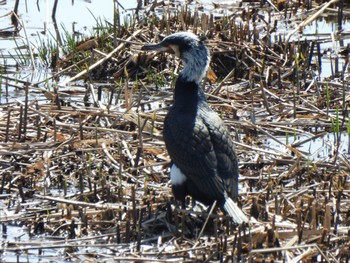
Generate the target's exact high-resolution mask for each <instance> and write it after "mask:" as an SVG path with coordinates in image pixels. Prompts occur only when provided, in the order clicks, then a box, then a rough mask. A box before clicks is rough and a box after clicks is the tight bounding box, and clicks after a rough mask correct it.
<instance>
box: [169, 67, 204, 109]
mask: <svg viewBox="0 0 350 263" xmlns="http://www.w3.org/2000/svg"><path fill="white" fill-rule="evenodd" d="M201 103H207V102H206V98H205V95H204V92H203V90H202V89H201V87H200V86H199V84H198V83H197V82H195V81H188V80H187V79H185V78H183V77H181V74H180V75H179V77H178V79H177V81H176V84H175V92H174V106H175V107H177V108H179V109H180V108H181V110H182V111H193V109H194V108H197V107H198V105H199V104H201Z"/></svg>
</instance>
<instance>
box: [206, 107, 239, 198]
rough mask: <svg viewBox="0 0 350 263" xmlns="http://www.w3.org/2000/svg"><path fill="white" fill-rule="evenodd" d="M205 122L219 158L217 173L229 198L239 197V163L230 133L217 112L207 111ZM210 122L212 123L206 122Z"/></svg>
mask: <svg viewBox="0 0 350 263" xmlns="http://www.w3.org/2000/svg"><path fill="white" fill-rule="evenodd" d="M203 115H204V116H205V117H204V118H203V122H204V123H205V125H206V127H207V128H208V130H209V134H210V137H211V142H212V144H213V148H214V151H215V155H216V158H217V172H218V175H219V176H220V178H221V180H222V181H223V183H224V185H225V190H226V191H227V193H228V195H229V197H231V198H232V199H233V200H235V199H236V198H237V196H238V175H239V170H238V161H237V156H236V153H235V150H234V144H233V141H232V138H231V135H230V133H229V132H228V130H227V128H226V126H225V125H224V123H223V121H222V120H221V118H220V117H219V116H218V115H217V113H216V112H214V111H212V110H206V111H205V112H204V113H203ZM206 120H210V121H206Z"/></svg>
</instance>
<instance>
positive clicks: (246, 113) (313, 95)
mask: <svg viewBox="0 0 350 263" xmlns="http://www.w3.org/2000/svg"><path fill="white" fill-rule="evenodd" d="M324 2H325V3H321V2H312V5H309V3H310V1H308V2H307V3H306V2H305V3H304V2H303V1H299V4H300V5H299V4H297V3H296V2H293V3H291V2H288V1H286V2H283V1H279V2H273V1H266V2H265V3H264V4H262V3H260V2H256V3H242V4H241V5H239V6H234V5H232V6H222V5H220V4H218V6H215V8H216V9H215V10H219V11H220V10H222V8H226V9H229V10H231V13H230V14H231V15H228V16H226V15H225V16H224V15H218V16H215V15H208V14H207V13H205V12H201V8H199V6H196V7H194V6H191V5H188V6H187V5H186V6H182V7H179V6H175V5H174V6H168V7H164V6H161V4H157V2H154V3H151V4H149V5H148V6H146V7H145V8H144V9H140V10H137V13H136V14H135V18H134V19H133V20H132V23H131V24H129V25H128V26H125V25H124V26H120V25H118V23H116V24H115V25H111V27H112V28H113V27H114V28H115V30H114V33H112V34H110V35H105V36H104V38H103V41H102V38H101V36H100V37H97V38H94V39H89V40H87V41H86V42H84V43H85V44H86V43H87V42H88V41H90V42H89V43H88V44H86V46H85V47H84V48H81V49H78V50H75V51H74V53H72V56H73V55H74V60H73V59H72V56H70V55H69V54H66V55H65V56H61V57H60V56H58V58H59V59H58V60H57V63H54V66H55V67H56V73H55V74H54V77H53V79H48V80H46V81H45V82H41V83H29V82H18V81H17V80H14V79H11V78H9V77H8V76H6V75H3V76H2V81H3V83H4V82H6V85H7V86H12V87H16V88H17V89H22V90H23V97H24V99H23V100H20V99H18V100H17V101H16V102H14V103H7V104H1V105H0V156H1V159H0V167H1V169H0V174H1V177H0V198H1V199H2V204H1V208H2V210H3V211H2V213H1V216H0V220H1V223H2V235H3V237H6V236H7V229H8V228H10V227H11V226H14V225H15V226H23V227H24V228H25V233H26V235H27V236H28V238H27V239H26V240H21V239H20V238H19V239H18V240H16V241H8V240H6V239H3V241H2V243H1V247H0V248H1V252H2V257H3V258H6V255H9V254H10V255H15V256H16V257H17V259H19V261H23V259H28V258H29V259H30V258H36V259H42V260H44V261H46V260H52V261H63V260H71V261H73V262H78V261H89V262H95V261H102V262H107V261H108V262H109V261H122V262H126V261H132V262H143V261H145V262H209V261H210V262H236V261H237V260H240V261H241V262H347V261H348V260H349V258H350V252H349V244H350V243H349V241H350V239H349V233H350V232H349V231H350V221H349V218H350V214H349V211H350V201H349V200H350V198H349V199H348V197H350V186H349V182H350V181H349V178H348V177H349V175H350V162H349V159H350V158H349V150H348V148H347V147H346V146H344V142H346V141H348V140H349V138H348V136H350V135H349V134H350V128H349V127H350V119H349V118H350V116H349V110H348V108H349V103H350V90H349V83H348V79H349V78H348V77H349V76H348V71H347V60H344V62H343V64H341V63H340V62H339V60H341V59H342V58H341V55H337V56H336V57H335V58H336V59H333V60H331V63H332V65H333V67H332V68H333V69H334V71H333V72H332V75H331V76H330V77H329V78H327V79H321V78H319V77H317V72H319V71H320V68H321V67H322V61H323V60H324V56H325V55H324V54H323V53H322V50H321V48H320V44H321V43H324V42H327V41H332V39H331V38H328V37H320V38H312V39H311V40H307V39H302V40H298V37H295V34H297V33H295V34H293V35H292V34H291V35H290V36H281V35H276V34H275V32H276V26H279V24H278V23H283V22H287V21H290V20H293V18H295V19H296V20H297V21H300V22H297V23H298V24H300V23H304V24H306V23H308V22H310V21H308V20H309V18H307V17H305V16H303V14H305V12H307V14H309V16H308V17H313V19H316V18H317V17H319V16H321V15H324V14H325V13H327V14H329V13H332V14H334V9H335V8H337V7H338V5H339V2H338V1H324ZM287 3H290V4H289V5H287ZM339 7H341V10H342V12H338V13H336V17H339V16H341V17H340V18H339V19H340V20H342V21H344V20H346V19H347V15H348V14H349V10H348V9H346V6H344V5H342V6H340V5H339ZM258 9H260V12H257V10H258ZM161 10H162V11H161ZM320 10H321V11H320ZM262 14H266V16H263V15H262ZM310 14H311V15H310ZM312 15H314V16H312ZM276 21H278V22H276ZM293 21H294V20H293ZM298 29H301V27H300V28H298ZM180 30H191V31H193V32H195V33H197V34H203V35H205V36H206V38H207V43H208V46H209V47H210V49H211V53H212V62H211V70H212V72H214V73H215V74H209V75H208V78H207V79H206V80H205V82H204V84H203V88H204V89H205V91H206V94H207V96H208V100H209V101H210V104H211V106H212V107H213V108H214V109H215V110H216V111H217V112H219V113H220V115H221V117H222V118H223V119H224V121H225V122H226V124H227V126H228V128H229V129H230V131H231V132H232V136H233V137H234V138H235V144H236V152H237V156H238V158H239V163H240V174H241V175H240V192H241V195H240V200H239V202H240V204H241V206H242V208H243V210H244V211H245V212H246V214H248V215H250V216H251V218H252V222H251V224H250V225H249V226H242V227H237V226H235V225H234V224H232V222H231V221H230V219H229V218H226V217H225V216H224V215H223V214H222V213H221V212H220V211H216V212H213V213H211V212H208V210H207V209H206V208H203V207H202V206H201V205H200V204H193V202H191V200H188V209H186V210H183V209H179V208H178V207H177V206H176V205H175V202H174V200H173V196H172V193H171V188H170V181H169V176H168V174H169V167H170V160H169V157H168V155H167V152H166V149H165V145H164V142H163V140H162V128H163V120H164V117H165V114H166V112H167V108H168V106H169V105H171V103H172V85H173V84H174V81H173V79H174V78H176V75H177V73H178V72H179V70H180V69H181V65H179V61H178V60H176V59H172V58H171V57H170V58H171V59H169V55H164V54H149V53H148V54H146V53H143V52H141V51H140V45H141V44H143V43H146V42H155V41H158V39H157V36H158V35H159V34H164V35H166V34H169V33H170V32H175V31H180ZM272 36H273V37H272ZM287 37H288V38H287ZM334 38H335V40H334ZM347 38H348V35H347V34H345V33H344V34H343V33H342V31H339V32H338V34H337V35H336V36H333V41H338V40H339V39H343V40H344V39H347ZM286 39H288V41H286ZM84 43H81V44H84ZM106 43H109V44H108V45H106ZM78 46H79V45H78ZM86 47H87V48H86ZM336 65H343V68H339V67H338V66H336ZM336 69H338V70H336ZM68 73H70V75H68V76H67V74H68ZM315 74H316V75H315ZM45 83H52V86H51V87H50V88H49V89H47V88H46V86H45V85H46V84H45ZM38 98H39V99H38ZM318 139H321V141H322V143H318V144H317V145H318V147H319V148H318V149H317V150H313V151H311V150H305V147H304V148H303V146H305V145H308V147H310V148H311V146H312V145H313V144H316V143H317V140H318ZM306 148H307V147H306ZM29 259H28V260H29Z"/></svg>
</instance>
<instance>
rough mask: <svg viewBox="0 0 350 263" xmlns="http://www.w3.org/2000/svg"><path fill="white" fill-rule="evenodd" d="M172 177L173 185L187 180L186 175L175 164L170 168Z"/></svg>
mask: <svg viewBox="0 0 350 263" xmlns="http://www.w3.org/2000/svg"><path fill="white" fill-rule="evenodd" d="M170 179H171V184H172V185H181V184H183V183H184V182H185V181H186V179H187V178H186V176H185V175H184V174H183V173H182V172H181V171H180V169H179V168H178V167H177V166H176V165H175V164H173V165H172V166H171V169H170Z"/></svg>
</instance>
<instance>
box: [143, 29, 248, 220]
mask: <svg viewBox="0 0 350 263" xmlns="http://www.w3.org/2000/svg"><path fill="white" fill-rule="evenodd" d="M142 50H158V51H168V52H171V53H175V55H176V56H177V57H179V58H180V59H181V60H182V61H183V62H184V63H185V66H184V69H183V70H182V71H181V72H180V73H179V76H178V78H177V80H176V84H175V93H174V104H173V105H172V107H171V108H170V110H169V112H168V114H167V116H166V118H165V121H164V131H163V138H164V141H165V145H166V148H167V150H168V153H169V155H170V158H171V161H172V166H171V171H170V178H171V184H172V190H173V193H174V196H175V198H176V199H177V200H180V201H181V202H182V204H183V205H184V204H185V197H186V196H187V195H190V196H192V197H193V198H194V199H195V200H198V201H200V202H201V203H203V204H205V205H212V204H213V203H214V201H216V202H217V205H218V206H220V207H221V208H223V209H224V210H225V211H226V212H227V213H228V214H229V215H230V216H231V217H232V219H233V221H234V222H236V223H237V224H242V223H245V222H248V218H247V217H246V215H245V214H244V213H243V212H242V210H241V209H240V208H239V207H238V206H237V204H236V202H235V201H236V199H237V196H238V174H239V171H238V163H237V157H236V154H235V151H234V145H233V142H232V139H231V136H230V134H229V132H228V131H227V129H226V127H225V125H224V123H223V121H222V120H221V118H220V117H219V116H218V114H217V113H216V112H214V111H213V110H212V109H211V108H210V106H209V105H208V103H207V100H206V97H205V95H204V92H203V90H202V89H201V87H200V86H199V83H200V81H201V80H202V78H203V76H204V75H205V73H206V71H207V69H208V67H209V61H210V55H209V50H208V49H207V47H206V46H205V44H204V43H203V41H202V40H201V39H199V38H198V37H197V36H196V35H194V34H192V33H188V32H179V33H174V34H171V35H169V36H167V37H165V38H164V39H163V40H162V41H161V42H160V43H158V44H148V45H145V46H143V47H142Z"/></svg>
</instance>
